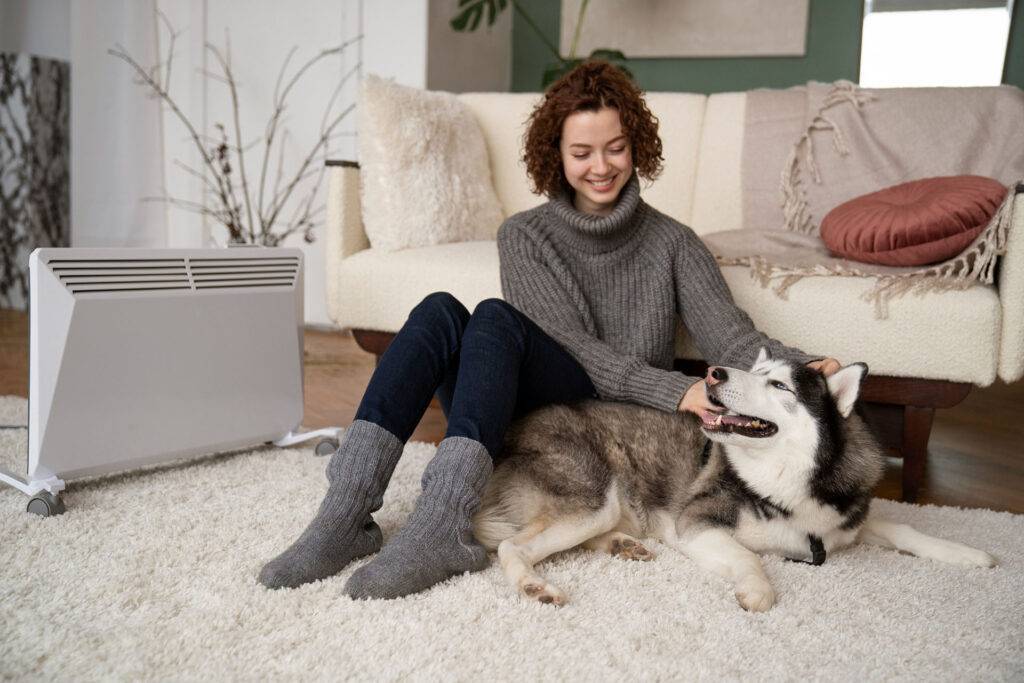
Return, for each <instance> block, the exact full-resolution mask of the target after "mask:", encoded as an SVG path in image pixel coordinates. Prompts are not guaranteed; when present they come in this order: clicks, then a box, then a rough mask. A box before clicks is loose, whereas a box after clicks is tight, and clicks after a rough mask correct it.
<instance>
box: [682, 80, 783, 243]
mask: <svg viewBox="0 0 1024 683" xmlns="http://www.w3.org/2000/svg"><path fill="white" fill-rule="evenodd" d="M746 102H747V94H746V93H742V92H729V93H715V94H714V95H711V96H710V97H709V98H708V104H707V107H706V111H705V114H704V127H703V129H702V130H701V138H700V159H699V160H698V162H697V189H696V192H695V199H694V202H695V203H694V207H693V221H692V222H691V223H690V224H689V225H690V227H691V228H693V230H694V232H696V233H697V234H698V235H706V234H708V233H712V232H722V231H724V230H741V229H743V228H744V227H746V226H744V225H743V194H742V192H743V183H742V180H741V175H740V170H741V169H742V167H743V125H744V121H745V116H746ZM780 170H781V169H780Z"/></svg>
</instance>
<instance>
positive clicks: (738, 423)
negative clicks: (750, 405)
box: [700, 400, 779, 439]
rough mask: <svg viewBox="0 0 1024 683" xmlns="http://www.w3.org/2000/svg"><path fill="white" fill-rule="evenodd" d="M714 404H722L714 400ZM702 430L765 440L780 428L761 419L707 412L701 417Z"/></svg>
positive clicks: (727, 412) (735, 413) (727, 411)
mask: <svg viewBox="0 0 1024 683" xmlns="http://www.w3.org/2000/svg"><path fill="white" fill-rule="evenodd" d="M712 403H714V404H716V405H719V406H721V405H722V403H721V402H720V401H717V400H712ZM723 407H724V406H723ZM700 422H701V425H700V426H701V428H702V429H703V430H704V431H706V432H710V433H714V434H739V435H740V436H746V437H748V438H751V439H763V438H765V437H769V436H772V435H773V434H775V432H777V431H779V428H778V427H777V426H776V425H775V423H774V422H769V421H768V420H764V419H762V418H759V417H751V416H750V415H740V414H739V413H737V412H735V411H732V410H726V411H725V412H724V413H713V412H711V411H710V410H705V411H704V412H703V413H702V414H701V416H700Z"/></svg>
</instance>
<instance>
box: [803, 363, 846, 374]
mask: <svg viewBox="0 0 1024 683" xmlns="http://www.w3.org/2000/svg"><path fill="white" fill-rule="evenodd" d="M807 367H809V368H811V369H812V370H817V371H818V372H820V373H821V374H823V375H825V376H826V377H829V376H831V375H834V374H836V373H837V372H839V370H840V368H842V367H843V366H842V365H840V363H839V361H837V360H836V359H835V358H822V359H821V360H812V361H811V362H810V363H808V364H807Z"/></svg>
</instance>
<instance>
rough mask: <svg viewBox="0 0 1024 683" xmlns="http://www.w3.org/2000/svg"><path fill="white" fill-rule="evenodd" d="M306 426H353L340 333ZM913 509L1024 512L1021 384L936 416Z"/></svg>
mask: <svg viewBox="0 0 1024 683" xmlns="http://www.w3.org/2000/svg"><path fill="white" fill-rule="evenodd" d="M305 361H306V377H305V380H306V384H305V390H306V416H305V426H306V427H309V428H313V427H325V426H330V425H336V426H345V425H347V424H349V423H350V422H351V421H352V417H353V416H354V415H355V412H356V408H357V407H358V405H359V399H360V398H361V397H362V394H363V391H364V390H365V389H366V385H367V384H368V383H369V380H370V375H371V374H372V373H373V368H374V358H373V356H371V355H370V354H367V353H364V352H363V351H362V350H360V349H359V347H358V346H356V344H355V341H354V340H353V339H352V337H351V336H349V335H347V334H343V333H340V332H327V331H319V330H308V331H307V332H306V358H305ZM3 394H16V395H19V396H27V395H28V321H27V317H26V316H25V315H24V314H22V313H15V312H12V311H2V310H0V395H3ZM444 429H445V420H444V416H443V415H442V414H441V410H440V408H438V407H437V406H436V405H433V406H431V407H430V408H429V409H428V410H427V414H426V415H425V416H424V418H423V421H422V422H421V423H420V425H419V427H418V428H417V429H416V432H415V433H414V434H413V437H412V438H413V439H414V440H420V441H432V442H435V443H436V442H437V441H439V440H440V439H441V438H442V437H443V436H444ZM899 467H900V464H899V460H895V459H894V460H892V461H891V462H890V464H889V468H888V471H887V473H886V478H885V480H884V481H883V482H882V484H881V486H880V487H879V491H878V495H880V496H882V497H885V498H898V497H899V480H900V478H899ZM919 502H921V503H934V504H938V505H957V506H961V507H985V508H991V509H995V510H1009V511H1011V512H1017V513H1024V382H1017V383H1015V384H1012V385H1006V384H1001V383H1000V384H996V385H993V386H991V387H986V388H984V389H975V390H974V391H973V392H972V393H971V395H970V396H968V397H967V399H966V400H965V401H964V402H963V403H961V404H960V405H959V406H957V407H956V408H953V409H950V410H940V411H938V412H937V414H936V417H935V425H934V427H933V430H932V438H931V445H930V448H929V465H928V474H927V478H926V481H925V487H924V489H923V491H922V493H921V497H920V500H919Z"/></svg>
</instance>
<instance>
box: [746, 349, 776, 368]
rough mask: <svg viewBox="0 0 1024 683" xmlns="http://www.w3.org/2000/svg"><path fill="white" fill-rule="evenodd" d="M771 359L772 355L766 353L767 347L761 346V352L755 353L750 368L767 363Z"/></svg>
mask: <svg viewBox="0 0 1024 683" xmlns="http://www.w3.org/2000/svg"><path fill="white" fill-rule="evenodd" d="M771 359H772V354H771V353H770V352H769V351H768V347H767V346H762V347H761V350H760V351H758V352H757V359H756V360H755V361H754V364H753V365H752V366H751V367H754V368H756V367H757V366H758V365H760V364H761V363H767V362H768V361H770V360H771Z"/></svg>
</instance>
